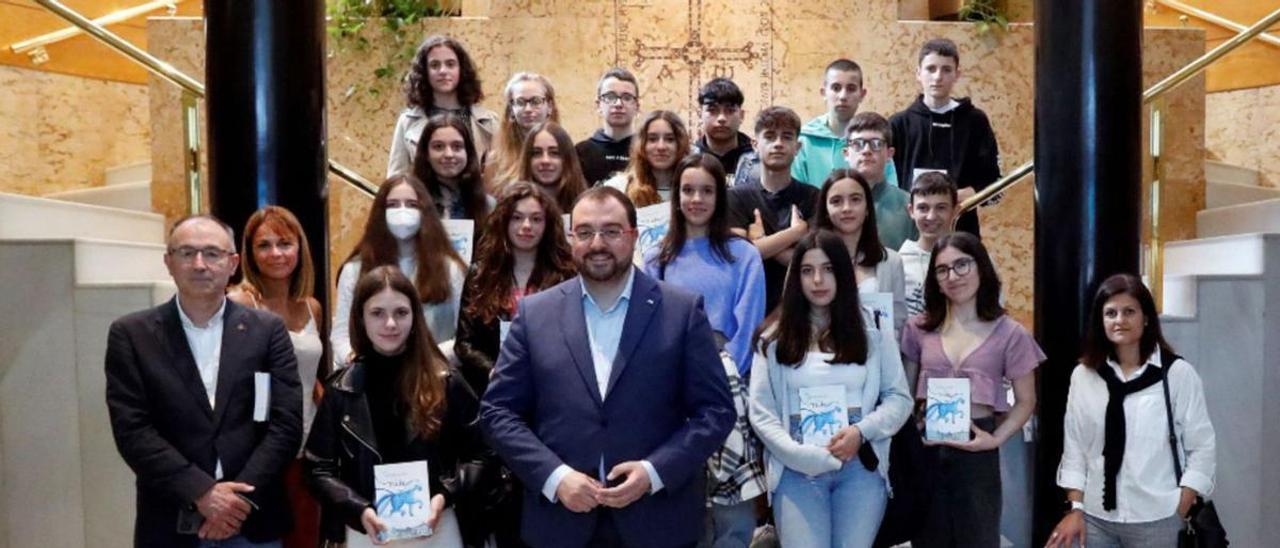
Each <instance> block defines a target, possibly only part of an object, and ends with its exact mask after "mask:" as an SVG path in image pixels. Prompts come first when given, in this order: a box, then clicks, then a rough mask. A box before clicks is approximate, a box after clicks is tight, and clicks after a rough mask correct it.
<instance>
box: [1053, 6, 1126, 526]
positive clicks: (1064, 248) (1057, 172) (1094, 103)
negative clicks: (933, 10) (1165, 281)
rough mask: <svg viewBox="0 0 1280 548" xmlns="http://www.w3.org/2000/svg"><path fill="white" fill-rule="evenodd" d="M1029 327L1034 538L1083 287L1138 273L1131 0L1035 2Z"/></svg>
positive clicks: (1057, 501)
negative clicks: (1035, 346) (1033, 356)
mask: <svg viewBox="0 0 1280 548" xmlns="http://www.w3.org/2000/svg"><path fill="white" fill-rule="evenodd" d="M1035 10H1036V15H1035V18H1036V26H1035V30H1036V96H1035V97H1036V107H1035V108H1036V131H1035V134H1036V140H1035V162H1036V191H1037V193H1038V195H1037V201H1036V270H1035V273H1036V276H1035V279H1036V282H1035V318H1036V338H1037V339H1039V341H1040V344H1041V346H1043V348H1044V351H1045V353H1047V354H1048V355H1049V361H1048V362H1046V363H1045V364H1044V365H1043V366H1042V367H1041V369H1040V386H1039V395H1040V398H1039V401H1040V438H1039V439H1040V443H1039V444H1038V445H1039V449H1038V451H1037V457H1036V464H1037V469H1036V486H1035V487H1036V489H1035V515H1036V523H1035V529H1034V538H1035V540H1034V542H1035V545H1036V546H1043V545H1044V542H1045V539H1046V537H1047V536H1048V534H1049V532H1050V531H1052V528H1053V526H1054V525H1055V524H1056V523H1057V521H1058V519H1059V518H1061V517H1062V515H1063V505H1062V501H1064V500H1066V498H1065V495H1064V493H1063V492H1062V490H1061V489H1059V488H1058V487H1057V486H1056V484H1055V481H1054V480H1055V473H1056V471H1057V468H1058V460H1059V459H1060V458H1061V455H1062V417H1063V412H1064V409H1065V407H1066V398H1067V389H1068V386H1069V383H1070V376H1071V369H1072V367H1074V366H1075V364H1076V362H1077V358H1078V356H1079V355H1080V348H1081V342H1082V337H1083V335H1084V332H1085V327H1086V323H1087V321H1088V309H1089V305H1090V302H1091V300H1092V297H1093V290H1094V289H1095V288H1096V287H1097V284H1098V283H1100V282H1101V281H1102V280H1103V279H1105V278H1106V277H1107V276H1109V275H1111V274H1115V273H1117V272H1132V273H1136V272H1138V261H1139V255H1140V253H1139V247H1138V246H1139V237H1140V225H1141V219H1142V213H1141V211H1142V208H1141V203H1140V201H1141V197H1142V191H1141V186H1140V185H1141V180H1142V164H1141V161H1142V125H1141V124H1142V118H1141V112H1142V111H1141V108H1142V99H1141V97H1142V50H1141V45H1142V3H1141V2H1139V1H1137V0H1078V1H1074V2H1062V1H1058V0H1037V1H1036V6H1035Z"/></svg>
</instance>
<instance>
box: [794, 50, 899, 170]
mask: <svg viewBox="0 0 1280 548" xmlns="http://www.w3.org/2000/svg"><path fill="white" fill-rule="evenodd" d="M821 93H822V98H823V100H824V101H826V103H827V112H826V114H823V115H821V116H818V117H817V118H814V119H812V120H809V123H807V124H805V125H804V127H802V128H800V153H799V154H797V155H796V160H795V162H794V163H792V164H791V176H792V177H794V178H795V179H796V180H798V181H801V182H804V183H806V184H809V185H812V186H815V187H821V186H822V182H823V181H825V180H826V179H827V175H830V174H831V170H833V169H836V168H841V167H849V163H848V162H847V161H845V158H844V144H845V128H847V127H848V126H849V121H850V120H852V119H853V115H854V114H857V113H858V105H859V104H861V103H862V99H863V98H865V97H866V96H867V88H865V87H863V86H862V67H860V66H858V64H857V63H855V62H853V61H851V60H849V59H836V60H835V61H832V62H831V64H829V65H827V69H826V71H824V73H823V80H822V88H821ZM884 176H885V179H886V180H889V181H897V180H898V172H897V171H896V170H895V169H894V165H893V161H892V160H890V161H889V163H887V164H885V167H884Z"/></svg>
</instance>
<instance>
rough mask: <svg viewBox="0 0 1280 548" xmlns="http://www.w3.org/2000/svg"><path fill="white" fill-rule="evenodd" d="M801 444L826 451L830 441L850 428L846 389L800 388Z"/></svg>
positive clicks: (826, 386)
mask: <svg viewBox="0 0 1280 548" xmlns="http://www.w3.org/2000/svg"><path fill="white" fill-rule="evenodd" d="M799 390H800V428H799V430H800V443H802V444H804V445H815V446H818V447H826V446H827V443H828V442H830V441H831V437H832V436H834V435H836V432H839V431H840V429H841V428H844V427H846V426H849V411H848V406H847V404H846V402H845V393H844V390H845V388H844V386H843V385H839V384H829V385H824V386H802V387H800V389H799Z"/></svg>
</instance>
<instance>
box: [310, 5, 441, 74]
mask: <svg viewBox="0 0 1280 548" xmlns="http://www.w3.org/2000/svg"><path fill="white" fill-rule="evenodd" d="M446 4H453V5H457V2H448V1H447V0H330V1H329V36H330V37H331V38H332V39H333V42H334V43H335V44H336V45H337V47H338V49H339V50H354V51H357V52H368V51H369V50H370V49H371V47H372V43H371V42H370V41H369V32H371V31H369V29H370V28H380V29H381V32H382V33H383V34H385V35H386V36H387V37H388V38H389V40H388V41H387V43H388V45H389V47H388V48H387V51H386V54H385V56H384V57H383V59H382V61H381V65H379V66H378V67H377V68H375V69H374V70H373V76H374V81H373V82H372V84H371V85H369V86H367V90H368V92H369V94H371V95H377V94H379V93H380V88H382V87H385V86H388V85H391V86H394V85H395V84H397V83H398V80H399V78H398V76H399V75H400V74H403V73H404V71H405V70H407V69H408V66H409V63H410V62H412V60H413V54H414V53H415V51H416V49H417V47H418V43H417V39H418V38H419V37H418V36H414V35H411V31H412V30H413V29H414V28H415V27H416V26H417V23H418V22H419V21H421V20H422V19H423V18H426V17H448V16H453V15H459V13H458V12H457V9H456V8H451V7H449V6H446ZM350 91H353V90H349V92H348V95H350Z"/></svg>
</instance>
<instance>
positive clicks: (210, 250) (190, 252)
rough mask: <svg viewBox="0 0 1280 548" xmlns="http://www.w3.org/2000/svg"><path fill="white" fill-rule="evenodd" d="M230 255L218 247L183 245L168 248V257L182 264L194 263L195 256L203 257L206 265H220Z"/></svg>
mask: <svg viewBox="0 0 1280 548" xmlns="http://www.w3.org/2000/svg"><path fill="white" fill-rule="evenodd" d="M231 253H232V252H230V251H227V250H225V249H222V248H220V247H190V246H185V245H184V246H181V247H172V248H169V255H172V256H173V257H175V258H177V259H178V260H179V261H182V262H184V263H189V262H192V261H195V260H196V256H197V255H204V260H205V262H207V263H220V262H222V261H223V260H225V259H226V258H227V257H230V256H231Z"/></svg>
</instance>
